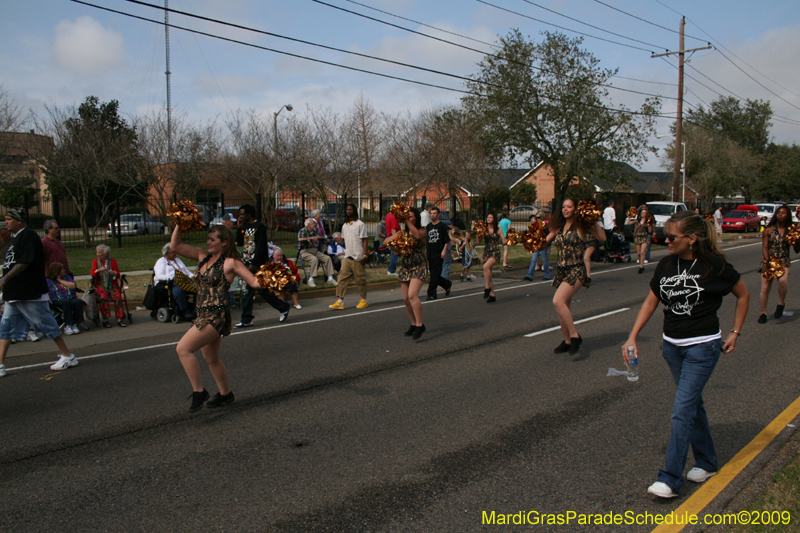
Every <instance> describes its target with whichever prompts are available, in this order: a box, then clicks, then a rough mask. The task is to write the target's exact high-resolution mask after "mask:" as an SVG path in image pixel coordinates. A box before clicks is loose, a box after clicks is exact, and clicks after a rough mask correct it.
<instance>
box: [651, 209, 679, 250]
mask: <svg viewBox="0 0 800 533" xmlns="http://www.w3.org/2000/svg"><path fill="white" fill-rule="evenodd" d="M647 207H648V209H649V210H650V214H651V215H653V218H655V219H656V239H657V240H658V242H661V243H663V242H664V224H665V223H666V222H667V220H669V217H671V216H672V215H674V214H675V213H680V212H681V211H686V205H685V204H683V203H681V202H647Z"/></svg>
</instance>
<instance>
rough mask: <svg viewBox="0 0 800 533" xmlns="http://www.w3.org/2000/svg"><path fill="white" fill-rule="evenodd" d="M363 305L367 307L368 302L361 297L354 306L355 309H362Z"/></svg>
mask: <svg viewBox="0 0 800 533" xmlns="http://www.w3.org/2000/svg"><path fill="white" fill-rule="evenodd" d="M365 307H369V304H368V303H367V301H366V300H365V299H364V298H361V301H360V302H358V305H357V306H356V308H357V309H364V308H365Z"/></svg>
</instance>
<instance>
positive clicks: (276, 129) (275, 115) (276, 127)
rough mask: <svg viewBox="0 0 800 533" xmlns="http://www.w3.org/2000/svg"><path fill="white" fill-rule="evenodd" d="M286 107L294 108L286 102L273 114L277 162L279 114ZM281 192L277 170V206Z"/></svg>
mask: <svg viewBox="0 0 800 533" xmlns="http://www.w3.org/2000/svg"><path fill="white" fill-rule="evenodd" d="M284 108H286V111H291V110H292V109H294V108H293V107H292V104H286V105H284V106H281V108H280V109H278V111H277V112H276V113H273V114H272V115H273V119H274V121H273V127H274V128H275V160H276V162H277V159H278V115H280V114H281V111H283V109H284ZM280 194H281V193H280V188H278V173H277V171H276V172H275V207H278V206H280V205H281V202H280Z"/></svg>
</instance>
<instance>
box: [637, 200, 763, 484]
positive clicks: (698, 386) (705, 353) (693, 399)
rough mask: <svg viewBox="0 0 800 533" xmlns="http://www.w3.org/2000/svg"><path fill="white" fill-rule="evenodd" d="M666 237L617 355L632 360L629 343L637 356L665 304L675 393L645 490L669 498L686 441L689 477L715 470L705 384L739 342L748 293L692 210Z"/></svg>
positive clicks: (709, 227)
mask: <svg viewBox="0 0 800 533" xmlns="http://www.w3.org/2000/svg"><path fill="white" fill-rule="evenodd" d="M664 235H665V237H666V240H667V246H668V248H669V255H668V256H667V257H665V258H664V259H662V260H661V261H659V263H658V265H657V266H656V270H655V273H654V275H653V279H652V280H650V292H649V294H648V295H647V299H646V300H645V301H644V304H643V305H642V308H641V310H640V311H639V314H638V316H637V317H636V322H635V323H634V325H633V329H632V330H631V333H630V336H629V337H628V340H627V341H625V344H624V345H623V346H622V358H623V359H624V360H625V363H626V364H627V363H628V362H629V360H628V350H629V349H630V348H632V349H633V352H634V353H635V354H636V355H637V357H638V352H639V349H638V346H637V344H636V337H637V336H638V335H639V332H640V331H641V330H642V328H644V326H645V324H647V321H648V320H650V317H651V316H653V313H654V312H655V310H656V308H657V307H658V304H659V303H662V304H664V333H663V336H662V338H663V342H662V352H661V355H662V357H663V358H664V360H665V361H666V362H667V365H668V366H669V369H670V371H671V372H672V378H673V380H674V381H675V385H677V392H676V393H675V403H674V406H673V409H672V433H671V435H670V440H669V446H668V447H667V460H666V465H665V467H664V468H663V469H661V470H659V472H658V481H656V482H655V483H653V484H652V485H651V486H650V487H649V488H648V489H647V492H648V494H653V495H655V496H658V497H660V498H674V497H675V496H677V495H678V490H680V488H681V487H682V486H683V484H684V482H685V481H684V476H683V470H684V468H685V467H686V457H687V454H688V452H689V447H690V446H691V448H692V454H693V455H694V459H695V465H694V467H693V468H692V469H691V470H690V471H689V473H688V474H687V475H686V479H688V480H689V481H692V482H694V483H702V482H703V481H705V480H706V479H708V478H709V477H711V476H713V475H714V474H716V473H717V470H718V466H719V465H718V463H717V454H716V451H715V449H714V441H713V440H712V438H711V431H710V429H709V425H708V418H707V417H706V411H705V408H704V406H703V396H702V394H703V388H704V387H705V385H706V383H707V382H708V380H709V378H710V377H711V373H712V372H713V371H714V367H715V366H716V364H717V361H718V360H719V357H720V354H721V353H726V354H728V353H731V352H733V350H734V349H735V348H736V340H737V339H738V338H739V335H741V334H742V325H744V320H745V317H746V316H747V308H748V306H749V304H750V294H749V292H748V291H747V286H746V285H745V284H744V281H742V280H741V279H740V276H739V273H738V272H736V269H734V268H733V266H731V265H730V263H728V262H727V261H726V260H725V256H724V255H723V254H722V252H721V251H720V248H719V241H718V237H717V232H716V229H715V228H714V225H713V222H711V221H706V220H703V218H702V217H701V216H700V215H698V214H697V213H694V212H692V211H682V212H680V213H676V214H674V215H672V217H670V219H669V220H668V221H667V223H666V224H665V226H664ZM728 293H733V295H734V296H735V297H736V311H735V313H734V317H733V328H732V329H731V330H730V332H729V333H726V334H725V335H724V338H725V340H724V341H723V340H722V339H723V334H722V331H721V329H720V323H719V318H718V317H717V310H718V309H719V307H720V305H722V298H723V296H725V295H726V294H728Z"/></svg>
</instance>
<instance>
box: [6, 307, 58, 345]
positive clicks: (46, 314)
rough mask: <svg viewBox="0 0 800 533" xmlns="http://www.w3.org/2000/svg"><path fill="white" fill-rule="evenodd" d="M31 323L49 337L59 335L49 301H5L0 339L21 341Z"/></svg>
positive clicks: (54, 337)
mask: <svg viewBox="0 0 800 533" xmlns="http://www.w3.org/2000/svg"><path fill="white" fill-rule="evenodd" d="M32 324H36V330H37V331H41V332H42V333H44V334H45V336H46V337H47V338H49V339H57V338H59V337H60V336H61V329H60V328H59V327H58V323H57V322H56V319H55V318H54V317H53V313H51V312H50V302H42V301H34V300H18V301H16V302H6V307H5V310H4V311H3V318H2V320H0V339H3V340H7V341H23V340H25V336H26V335H27V334H28V329H30V326H31V325H32Z"/></svg>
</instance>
